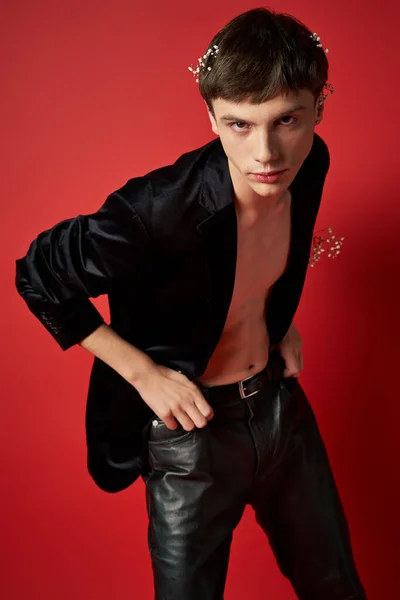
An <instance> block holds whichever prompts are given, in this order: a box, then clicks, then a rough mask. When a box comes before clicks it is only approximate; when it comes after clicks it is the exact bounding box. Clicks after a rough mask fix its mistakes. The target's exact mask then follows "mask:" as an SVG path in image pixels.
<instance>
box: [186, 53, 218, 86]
mask: <svg viewBox="0 0 400 600" xmlns="http://www.w3.org/2000/svg"><path fill="white" fill-rule="evenodd" d="M218 52H219V48H218V46H217V45H214V46H213V47H212V48H209V49H208V50H207V52H206V53H205V54H204V55H203V57H200V58H199V59H198V63H199V64H198V65H191V66H190V67H188V69H189V71H191V72H192V74H193V76H194V77H196V83H199V80H198V76H199V73H200V69H203V70H204V69H205V68H206V61H207V59H208V57H209V56H213V57H214V58H215V57H216V56H217V54H218ZM211 69H212V67H207V71H211Z"/></svg>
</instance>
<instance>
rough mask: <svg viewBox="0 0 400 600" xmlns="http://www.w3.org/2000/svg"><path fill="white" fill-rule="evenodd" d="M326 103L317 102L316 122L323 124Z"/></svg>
mask: <svg viewBox="0 0 400 600" xmlns="http://www.w3.org/2000/svg"><path fill="white" fill-rule="evenodd" d="M324 108H325V102H323V101H322V102H317V104H316V107H315V115H314V116H315V119H314V120H315V122H316V123H321V121H322V119H323V115H324Z"/></svg>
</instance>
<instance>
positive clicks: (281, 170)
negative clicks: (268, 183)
mask: <svg viewBox="0 0 400 600" xmlns="http://www.w3.org/2000/svg"><path fill="white" fill-rule="evenodd" d="M283 171H287V169H280V170H279V171H264V172H262V173H252V175H262V176H263V177H269V176H270V175H276V174H277V173H283Z"/></svg>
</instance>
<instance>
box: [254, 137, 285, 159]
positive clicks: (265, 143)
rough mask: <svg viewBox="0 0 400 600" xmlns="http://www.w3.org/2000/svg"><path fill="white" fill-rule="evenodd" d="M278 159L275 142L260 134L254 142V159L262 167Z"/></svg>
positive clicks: (271, 138)
mask: <svg viewBox="0 0 400 600" xmlns="http://www.w3.org/2000/svg"><path fill="white" fill-rule="evenodd" d="M278 157H279V149H278V145H277V142H276V140H274V139H273V137H272V136H271V135H268V134H260V135H259V136H258V138H257V140H256V142H255V148H254V159H255V160H256V161H257V162H259V163H261V164H262V165H267V164H269V163H272V164H273V163H274V162H275V161H276V160H277V159H278Z"/></svg>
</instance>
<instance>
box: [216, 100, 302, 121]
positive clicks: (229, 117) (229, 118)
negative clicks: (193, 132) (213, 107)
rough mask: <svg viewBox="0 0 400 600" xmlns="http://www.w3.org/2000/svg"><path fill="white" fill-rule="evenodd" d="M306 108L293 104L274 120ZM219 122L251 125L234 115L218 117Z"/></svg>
mask: <svg viewBox="0 0 400 600" xmlns="http://www.w3.org/2000/svg"><path fill="white" fill-rule="evenodd" d="M306 109H307V106H303V105H302V104H295V105H294V106H292V107H291V108H290V109H289V110H285V112H283V113H281V114H280V115H278V116H277V117H276V118H277V119H278V120H279V119H282V118H283V117H287V116H288V115H291V114H292V113H294V112H296V111H298V110H306ZM220 121H238V122H239V123H243V122H246V123H251V121H247V120H246V119H240V118H239V117H235V115H223V116H222V117H220Z"/></svg>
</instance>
